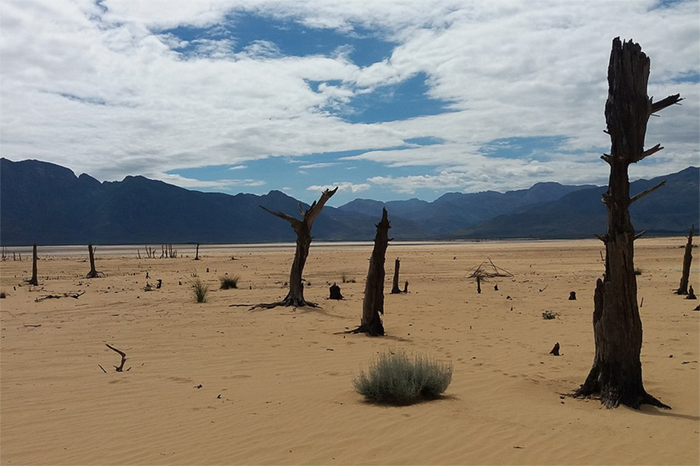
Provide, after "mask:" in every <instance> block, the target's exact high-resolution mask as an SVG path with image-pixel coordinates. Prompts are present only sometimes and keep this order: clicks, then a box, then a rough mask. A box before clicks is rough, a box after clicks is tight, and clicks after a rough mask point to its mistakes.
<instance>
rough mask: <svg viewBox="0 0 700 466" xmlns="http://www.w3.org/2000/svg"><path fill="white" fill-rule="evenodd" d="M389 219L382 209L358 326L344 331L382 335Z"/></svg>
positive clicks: (374, 335) (373, 335)
mask: <svg viewBox="0 0 700 466" xmlns="http://www.w3.org/2000/svg"><path fill="white" fill-rule="evenodd" d="M389 228H391V225H390V224H389V219H388V218H387V213H386V209H382V220H381V221H380V222H379V223H378V224H377V234H376V236H375V237H374V249H373V250H372V257H371V258H370V259H369V271H368V272H367V282H366V283H365V297H364V299H363V301H362V320H361V321H360V326H359V327H357V328H356V329H354V330H350V331H348V332H345V333H366V334H368V335H369V336H372V337H376V336H381V335H384V325H383V324H382V319H381V317H380V316H379V314H382V315H383V314H384V276H385V272H384V261H385V256H386V249H387V247H388V246H389V241H391V240H390V239H389Z"/></svg>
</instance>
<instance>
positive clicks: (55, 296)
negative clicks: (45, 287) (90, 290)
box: [34, 291, 85, 303]
mask: <svg viewBox="0 0 700 466" xmlns="http://www.w3.org/2000/svg"><path fill="white" fill-rule="evenodd" d="M84 294H85V292H84V291H83V292H80V293H63V294H49V295H46V296H42V297H41V298H36V299H35V300H34V302H36V303H40V302H41V301H45V300H47V299H60V298H73V299H78V298H80V297H81V296H82V295H84Z"/></svg>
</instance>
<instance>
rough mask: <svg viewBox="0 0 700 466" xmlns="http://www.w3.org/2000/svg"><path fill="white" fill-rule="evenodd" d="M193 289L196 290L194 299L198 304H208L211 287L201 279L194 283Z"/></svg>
mask: <svg viewBox="0 0 700 466" xmlns="http://www.w3.org/2000/svg"><path fill="white" fill-rule="evenodd" d="M192 289H193V290H194V297H195V299H196V300H197V302H198V303H206V302H207V295H208V294H209V285H207V284H206V283H204V282H202V280H201V279H199V278H197V279H195V280H194V281H193V282H192Z"/></svg>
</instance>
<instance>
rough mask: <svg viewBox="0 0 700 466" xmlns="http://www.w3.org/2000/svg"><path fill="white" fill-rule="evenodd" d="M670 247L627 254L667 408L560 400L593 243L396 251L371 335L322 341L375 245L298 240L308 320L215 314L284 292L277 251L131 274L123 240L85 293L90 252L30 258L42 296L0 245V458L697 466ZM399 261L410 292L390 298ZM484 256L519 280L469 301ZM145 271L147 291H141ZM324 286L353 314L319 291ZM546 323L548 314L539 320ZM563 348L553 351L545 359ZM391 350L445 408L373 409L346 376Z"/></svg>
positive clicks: (693, 349)
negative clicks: (231, 282) (434, 365)
mask: <svg viewBox="0 0 700 466" xmlns="http://www.w3.org/2000/svg"><path fill="white" fill-rule="evenodd" d="M684 244H685V239H684V238H665V239H642V240H639V241H638V242H637V249H636V257H635V259H636V261H635V265H636V266H637V267H638V268H639V269H641V275H639V276H638V277H637V278H638V286H639V299H640V300H641V299H642V298H643V299H644V301H643V306H642V308H641V315H642V322H643V326H644V346H643V348H642V364H643V377H644V383H645V387H646V389H647V391H649V392H650V393H651V394H653V395H654V396H656V397H657V398H659V399H660V400H661V401H663V402H664V403H667V404H669V405H671V406H672V407H673V410H671V411H666V410H659V409H656V408H652V407H648V406H644V407H643V408H642V409H641V410H640V411H635V410H632V409H629V408H626V407H620V408H618V409H612V410H609V409H605V408H603V407H602V406H601V405H600V402H599V401H597V400H577V399H573V398H570V397H568V396H566V395H567V394H571V393H572V392H573V391H574V390H575V389H576V388H578V386H579V385H580V384H581V383H583V381H584V379H585V377H586V375H587V374H588V371H589V369H590V365H591V362H592V359H593V351H594V346H593V334H592V323H591V313H592V297H593V289H594V286H595V280H596V279H597V278H598V277H599V276H600V275H601V273H602V271H603V264H602V263H601V255H600V253H601V251H602V249H603V248H602V245H601V243H600V242H599V241H597V240H590V241H588V240H586V241H543V242H534V241H531V242H484V243H446V244H419V243H418V244H405V243H392V244H391V245H390V246H389V250H388V253H387V284H386V288H385V290H386V293H387V294H386V302H385V310H386V314H385V316H384V325H385V328H386V330H387V333H388V335H387V336H386V337H383V338H370V337H367V336H365V335H337V334H335V332H339V331H343V330H345V329H348V328H353V327H355V326H357V325H358V324H359V321H360V314H361V309H362V295H363V290H364V278H365V276H366V273H367V266H368V258H369V256H370V252H371V244H369V243H360V244H344V245H323V244H313V245H312V248H311V253H310V256H309V260H308V263H307V267H306V273H305V277H306V279H307V280H308V282H309V284H308V285H307V289H306V298H307V299H310V300H312V301H316V302H318V303H319V304H320V306H321V307H320V308H318V309H302V308H300V309H296V310H294V309H292V308H275V309H271V310H253V311H251V310H249V309H248V307H246V306H240V307H229V305H230V304H255V303H260V302H272V301H275V300H277V299H280V298H282V297H283V296H284V295H285V294H286V289H285V287H284V283H285V282H286V280H287V277H288V273H289V267H290V264H291V261H292V255H293V248H292V247H291V246H290V245H275V246H272V247H254V246H248V247H243V246H238V247H235V246H228V247H216V248H213V247H207V246H203V247H202V248H201V249H200V255H201V256H202V259H201V260H200V261H194V260H193V256H194V250H193V249H192V248H191V247H184V246H180V247H179V249H180V253H181V254H186V255H188V256H189V257H179V258H177V259H145V258H142V259H140V260H139V259H137V258H136V247H135V246H134V247H118V248H107V247H98V248H97V269H98V270H100V271H102V272H104V273H105V276H104V277H103V278H97V279H91V280H87V279H85V278H84V276H85V274H86V273H87V272H88V270H89V265H88V264H87V263H86V259H87V258H86V255H87V254H86V252H87V248H40V259H41V260H40V261H39V281H40V286H38V287H30V286H27V285H25V284H23V280H24V279H25V278H29V276H30V274H31V261H30V260H28V257H29V254H27V252H26V250H25V252H24V253H23V259H24V260H23V261H22V262H19V261H12V255H11V251H12V249H8V251H9V252H10V254H9V257H10V258H9V260H8V261H5V262H2V264H1V265H0V267H1V274H0V275H1V277H0V288H1V291H3V292H6V293H7V297H6V298H5V299H2V300H0V306H1V307H0V310H1V312H0V319H1V325H2V332H1V334H2V338H1V341H0V343H1V353H0V355H1V358H2V359H1V361H0V369H1V370H0V376H1V378H0V462H1V463H2V464H3V465H18V464H26V465H29V464H81V465H98V464H99V465H107V464H134V465H161V464H162V465H166V464H168V465H171V464H172V465H177V464H330V465H333V464H698V463H699V462H700V453H699V445H700V433H699V432H700V417H699V416H700V407H699V397H700V396H699V393H700V387H699V385H700V379H699V376H698V360H699V359H700V358H699V356H698V353H699V350H700V348H699V344H700V343H699V342H700V339H699V336H700V335H699V328H700V326H699V321H700V312H695V311H694V310H693V309H694V308H695V306H697V304H698V301H688V300H684V299H683V298H682V297H679V296H676V295H674V294H673V293H672V290H673V289H674V288H676V287H677V286H678V282H679V279H680V273H681V264H682V255H683V250H682V246H683V245H684ZM141 254H142V256H143V254H144V252H143V248H142V249H141ZM696 254H697V253H696ZM232 256H233V257H235V260H232ZM396 257H401V282H402V283H403V281H404V280H408V281H409V282H410V285H409V293H408V294H401V295H390V294H388V293H389V291H390V289H391V278H392V274H393V268H394V266H393V264H394V259H395V258H396ZM487 258H491V259H492V260H493V262H494V263H495V264H497V265H498V266H500V267H503V268H504V269H507V270H508V271H510V272H512V273H513V274H514V277H513V278H496V279H493V280H491V281H489V282H487V283H484V284H483V292H482V293H481V294H477V293H476V285H475V283H473V282H471V281H469V280H468V279H467V278H466V272H467V270H468V269H470V268H471V267H474V266H476V265H478V264H479V263H480V262H482V261H483V260H486V259H487ZM698 261H700V258H696V261H695V263H694V264H693V265H694V267H693V276H692V277H691V283H693V284H695V285H696V287H697V285H698V280H697V279H698V273H697V271H698V267H697V263H698ZM207 268H208V269H209V271H208V272H207ZM146 272H148V273H149V275H150V277H151V278H150V279H148V280H146V278H145V275H146ZM195 273H196V274H197V275H198V276H199V277H200V278H201V279H202V280H204V281H205V282H206V283H208V284H209V285H210V287H211V291H210V294H209V296H210V297H209V301H208V302H207V303H204V304H196V303H195V302H194V299H193V296H192V293H191V289H190V287H189V283H190V281H191V280H192V279H193V277H192V275H193V274H195ZM224 273H228V274H230V275H234V274H237V275H240V281H239V289H233V290H219V289H218V283H219V281H218V277H220V276H222V275H224ZM343 275H344V276H345V277H346V279H348V280H351V279H354V280H355V281H356V282H355V283H342V277H343ZM157 279H162V281H163V287H162V288H161V289H159V290H154V291H150V292H147V291H144V289H143V287H144V286H145V285H146V282H148V283H150V284H152V285H155V284H156V280H157ZM332 282H338V283H339V285H340V286H341V289H342V293H343V294H344V295H345V300H343V301H330V300H327V299H326V298H327V296H328V286H329V284H331V283H332ZM179 283H181V284H179ZM494 285H498V288H499V290H498V291H495V290H494ZM15 288H16V289H15ZM570 291H575V292H576V293H577V295H578V300H576V301H569V300H568V299H567V298H568V297H569V292H570ZM82 292H84V294H83V295H81V296H80V297H79V298H77V299H74V298H72V297H62V298H58V299H46V300H43V301H40V302H36V301H35V300H36V299H37V298H41V297H44V296H47V295H51V294H54V295H60V296H62V295H63V293H69V294H73V293H74V294H78V293H82ZM547 310H549V311H552V312H555V313H558V317H557V318H556V319H553V320H545V319H543V318H542V313H543V312H544V311H547ZM556 342H559V343H560V345H561V352H562V355H561V356H559V357H555V356H552V355H550V354H549V351H550V350H551V349H552V347H553V346H554V344H555V343H556ZM106 343H109V344H111V345H113V346H115V347H117V348H119V349H121V350H123V351H125V352H126V354H127V357H128V361H127V362H126V365H125V368H131V369H130V370H129V371H128V372H121V373H119V372H116V371H115V370H114V366H115V365H118V364H119V361H120V358H119V356H118V355H117V354H116V353H115V352H113V351H111V350H110V349H109V348H107V347H106V346H105V344H106ZM386 350H405V351H406V352H409V353H415V354H425V355H428V356H431V357H433V358H436V359H438V360H441V361H446V362H451V363H452V364H453V366H454V373H453V379H452V383H451V385H450V386H449V387H448V389H447V391H446V393H445V397H444V398H443V399H439V400H435V401H430V402H423V403H419V404H415V405H411V406H403V407H392V406H383V405H376V404H371V403H367V402H365V401H364V400H363V399H362V397H361V396H360V395H358V394H357V393H356V392H355V391H354V390H353V388H352V380H353V377H354V376H356V375H357V374H358V373H359V372H360V370H362V369H366V368H367V366H368V365H369V363H370V362H371V361H372V358H373V357H375V356H376V355H377V354H378V353H379V352H382V351H386ZM100 365H101V366H102V367H104V369H105V370H106V371H107V372H106V373H104V372H103V371H102V369H101V368H100Z"/></svg>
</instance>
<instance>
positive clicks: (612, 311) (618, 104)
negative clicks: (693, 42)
mask: <svg viewBox="0 0 700 466" xmlns="http://www.w3.org/2000/svg"><path fill="white" fill-rule="evenodd" d="M649 63H650V62H649V59H648V58H647V56H646V55H645V54H644V53H643V52H642V49H641V47H640V46H639V45H638V44H635V43H633V42H624V43H621V42H620V39H619V38H616V39H615V40H613V46H612V52H611V54H610V64H609V66H608V85H609V91H608V100H607V102H606V104H605V119H606V122H607V133H608V134H610V139H611V143H612V148H611V153H610V155H603V157H602V158H603V160H605V161H606V162H607V163H608V164H609V165H610V179H609V183H608V191H607V192H606V193H605V194H604V195H603V201H604V203H605V205H606V207H607V211H608V229H607V232H606V233H605V235H604V236H602V237H600V239H601V240H602V241H603V242H604V243H605V251H606V257H605V275H604V277H603V279H598V282H597V283H596V288H595V293H594V299H593V301H594V311H593V335H594V340H595V357H594V360H593V367H592V368H591V371H590V373H589V374H588V377H587V378H586V381H585V382H584V384H583V385H581V388H579V389H578V390H577V391H576V393H575V396H584V397H586V396H591V395H593V394H596V393H598V394H600V399H601V402H602V403H603V404H604V405H605V406H606V407H608V408H614V407H617V406H619V404H620V403H622V404H624V405H627V406H629V407H631V408H635V409H638V408H639V406H640V405H641V404H643V403H648V404H652V405H654V406H659V407H664V408H668V406H666V405H665V404H663V403H661V402H660V401H658V400H657V399H656V398H654V397H653V396H651V395H649V394H648V393H646V391H645V390H644V385H643V383H642V364H641V361H640V353H641V349H642V321H641V319H640V317H639V308H638V306H637V281H636V277H635V275H634V240H635V239H636V237H638V236H640V235H636V236H635V233H634V228H633V227H632V223H631V221H630V215H629V206H630V204H632V203H633V202H635V201H637V200H639V199H641V198H642V197H644V196H646V195H647V194H649V193H651V192H652V191H654V190H656V189H657V188H659V187H660V186H661V185H662V184H663V183H662V184H660V185H657V186H655V187H654V188H651V189H649V190H647V191H645V192H642V193H640V194H637V195H636V196H634V197H632V198H630V195H629V178H628V174H627V169H628V167H629V165H630V164H632V163H635V162H638V161H640V160H642V159H643V158H645V157H647V156H649V155H651V154H653V153H655V152H658V151H659V150H660V149H661V147H660V146H659V145H657V146H655V147H653V148H651V149H649V150H647V151H645V150H644V137H645V134H646V127H647V120H648V119H649V117H650V116H651V114H652V113H654V112H657V111H660V110H662V109H664V108H666V107H668V106H670V105H673V104H674V103H676V102H678V101H679V100H680V96H679V95H675V96H671V97H667V98H666V99H664V100H662V101H660V102H657V103H653V102H652V100H651V99H649V98H648V97H647V80H648V78H649Z"/></svg>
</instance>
